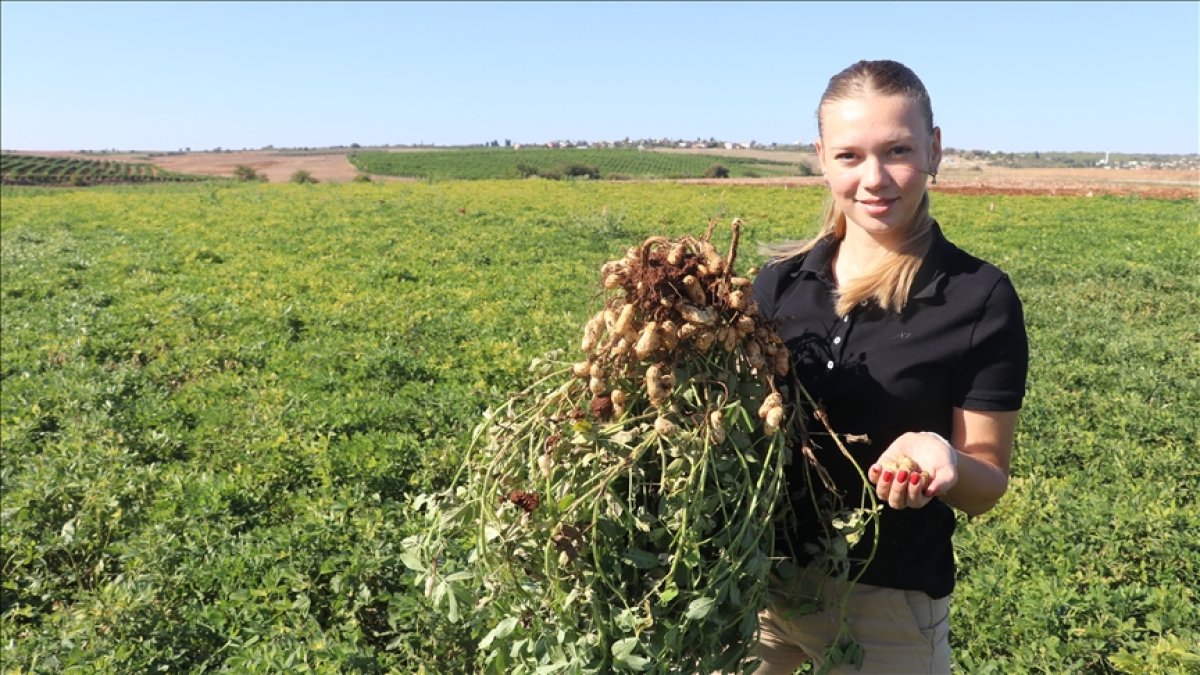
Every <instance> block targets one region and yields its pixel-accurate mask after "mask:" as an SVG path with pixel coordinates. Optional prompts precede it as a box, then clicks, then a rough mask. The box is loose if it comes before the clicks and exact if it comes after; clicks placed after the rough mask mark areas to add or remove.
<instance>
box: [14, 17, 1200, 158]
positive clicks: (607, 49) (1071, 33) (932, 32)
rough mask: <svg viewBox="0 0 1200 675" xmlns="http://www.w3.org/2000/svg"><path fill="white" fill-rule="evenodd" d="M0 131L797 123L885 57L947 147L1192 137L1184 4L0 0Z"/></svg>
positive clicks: (749, 130)
mask: <svg viewBox="0 0 1200 675" xmlns="http://www.w3.org/2000/svg"><path fill="white" fill-rule="evenodd" d="M0 30H2V35H0V145H3V147H4V148H6V149H23V150H67V149H92V150H100V149H107V148H116V149H123V150H133V149H137V150H174V149H178V148H184V147H190V148H192V149H197V150H198V149H208V148H213V147H218V146H219V147H225V148H243V147H248V148H258V147H262V146H266V145H274V146H276V147H298V146H328V145H339V144H341V145H348V144H350V143H360V144H363V145H370V144H385V143H390V144H414V143H427V144H438V145H455V144H466V143H481V142H487V141H491V140H493V139H496V140H500V141H501V142H503V141H504V140H505V139H511V140H512V141H513V142H522V143H531V142H542V141H548V140H568V139H570V140H581V139H586V140H615V139H621V138H625V137H631V138H662V137H667V138H681V139H685V140H691V139H695V138H704V139H707V138H710V137H715V138H718V139H721V140H732V141H750V140H756V141H759V142H762V143H771V142H778V143H794V142H796V141H804V142H810V141H811V140H812V139H813V137H814V136H815V135H816V124H815V120H814V114H813V113H814V109H815V107H816V104H817V100H818V99H819V97H820V95H821V92H822V91H823V89H824V87H825V84H826V83H827V82H828V80H829V77H830V76H832V75H833V74H834V73H836V72H837V71H839V70H841V69H842V68H844V67H845V66H847V65H849V64H851V63H853V62H854V61H857V60H859V59H864V58H866V59H878V58H891V59H896V60H899V61H902V62H904V63H906V64H907V65H909V66H910V67H911V68H912V69H913V70H915V71H916V72H917V74H918V75H919V76H920V77H921V78H922V80H924V82H925V84H926V86H927V88H928V89H929V91H930V93H931V95H932V98H933V105H934V114H935V118H936V122H937V123H938V124H939V125H940V126H941V127H942V130H943V138H944V142H945V144H946V145H947V146H950V147H955V148H963V149H983V150H993V151H1005V152H1019V151H1032V150H1042V151H1051V150H1061V151H1073V150H1088V151H1103V150H1111V151H1114V152H1156V153H1196V152H1200V3H1197V2H1168V3H1153V2H1142V3H1136V2H1128V3H1124V2H1067V3H1047V2H1032V3H1018V2H1004V3H976V2H962V3H949V2H947V3H943V2H933V3H899V2H896V3H893V2H883V3H869V2H857V3H853V2H852V3H842V2H836V3H776V2H766V3H721V2H695V3H693V2H665V3H635V2H621V3H581V2H571V3H498V2H497V3H466V2H464V3H380V2H370V3H337V4H335V3H322V2H305V3H283V2H270V3H245V2H236V3H234V2H230V3H219V2H203V3H183V2H171V3H143V2H133V3H81V2H77V3H58V2H54V3H33V2H3V3H0Z"/></svg>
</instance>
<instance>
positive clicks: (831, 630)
mask: <svg viewBox="0 0 1200 675" xmlns="http://www.w3.org/2000/svg"><path fill="white" fill-rule="evenodd" d="M801 578H802V579H801V581H800V582H798V583H797V585H796V586H795V588H794V593H793V594H792V595H791V597H790V598H789V599H788V600H781V601H780V602H777V603H774V604H772V606H771V607H769V608H768V609H766V610H763V612H762V614H760V615H759V620H760V621H759V624H760V629H759V630H760V635H759V643H758V646H757V648H756V649H755V655H756V656H758V657H759V658H761V659H762V663H761V665H760V666H759V667H758V670H756V671H754V672H755V673H756V674H757V675H791V673H792V672H793V671H795V670H796V668H798V667H799V666H800V665H802V664H803V663H804V662H805V661H808V660H812V661H813V663H814V665H816V666H818V667H820V666H821V665H822V664H823V663H824V661H825V654H826V652H827V650H828V649H829V647H830V645H832V644H833V642H834V640H835V639H836V638H837V635H838V630H839V628H840V626H841V613H840V611H839V607H838V606H837V605H836V602H837V601H838V597H839V595H840V592H841V591H842V590H844V589H845V588H846V584H845V582H840V581H835V580H830V579H828V578H823V577H822V578H817V577H815V576H814V575H813V574H811V573H806V574H802V575H801ZM818 599H819V601H818ZM814 601H818V602H819V604H820V605H821V608H820V609H816V610H813V609H812V608H813V602H814ZM949 614H950V598H949V597H945V598H939V599H937V600H934V599H933V598H931V597H929V596H928V595H926V594H925V593H922V592H920V591H902V590H897V589H894V588H882V587H880V586H870V585H868V584H862V583H859V584H855V585H854V586H853V587H852V588H851V589H850V597H849V599H848V601H847V604H846V614H845V616H846V620H847V623H848V627H849V631H850V637H851V638H852V639H853V640H854V641H855V642H857V643H858V644H859V645H860V646H861V647H862V649H863V653H864V654H863V664H862V670H860V671H856V670H855V667H854V665H853V664H844V665H839V666H837V667H835V668H834V669H833V670H832V671H831V672H834V673H853V672H860V673H896V674H900V673H949V672H950V625H949Z"/></svg>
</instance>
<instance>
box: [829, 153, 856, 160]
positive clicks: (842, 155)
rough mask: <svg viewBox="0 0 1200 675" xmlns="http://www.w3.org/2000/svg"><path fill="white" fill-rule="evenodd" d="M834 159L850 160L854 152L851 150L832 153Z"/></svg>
mask: <svg viewBox="0 0 1200 675" xmlns="http://www.w3.org/2000/svg"><path fill="white" fill-rule="evenodd" d="M834 159H839V160H841V161H843V162H844V161H847V160H851V159H854V153H852V152H839V153H838V154H837V155H834Z"/></svg>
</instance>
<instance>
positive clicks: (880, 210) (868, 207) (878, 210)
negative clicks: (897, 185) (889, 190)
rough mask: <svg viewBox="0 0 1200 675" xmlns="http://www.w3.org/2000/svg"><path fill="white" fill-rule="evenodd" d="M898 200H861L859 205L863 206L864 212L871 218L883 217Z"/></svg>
mask: <svg viewBox="0 0 1200 675" xmlns="http://www.w3.org/2000/svg"><path fill="white" fill-rule="evenodd" d="M897 201H898V200H896V199H860V200H858V203H859V204H860V205H862V207H863V210H864V211H866V212H867V214H868V215H871V216H876V217H878V216H882V215H883V214H885V213H887V212H888V209H890V208H891V207H892V204H895V203H896V202H897Z"/></svg>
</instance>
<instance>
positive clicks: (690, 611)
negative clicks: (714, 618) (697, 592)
mask: <svg viewBox="0 0 1200 675" xmlns="http://www.w3.org/2000/svg"><path fill="white" fill-rule="evenodd" d="M716 604H717V603H716V601H715V600H713V599H712V598H709V597H702V598H696V599H695V600H693V601H691V602H690V603H688V608H687V614H685V616H686V617H687V618H689V619H692V620H693V621H698V620H700V619H704V618H707V617H708V615H709V614H712V612H713V608H714V607H715V606H716Z"/></svg>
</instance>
